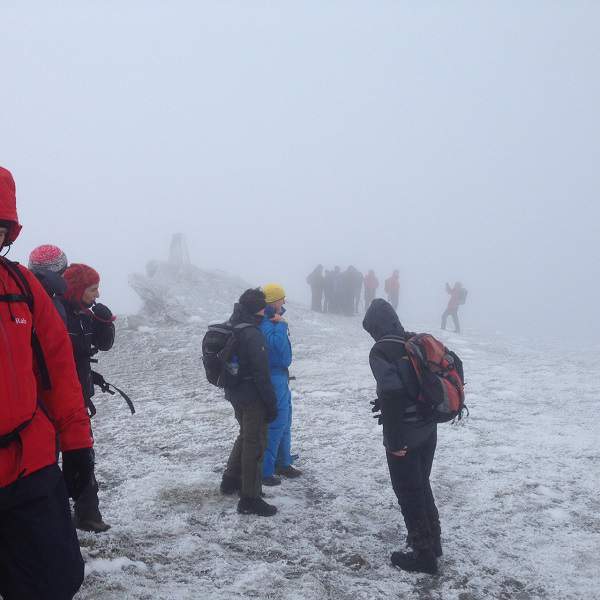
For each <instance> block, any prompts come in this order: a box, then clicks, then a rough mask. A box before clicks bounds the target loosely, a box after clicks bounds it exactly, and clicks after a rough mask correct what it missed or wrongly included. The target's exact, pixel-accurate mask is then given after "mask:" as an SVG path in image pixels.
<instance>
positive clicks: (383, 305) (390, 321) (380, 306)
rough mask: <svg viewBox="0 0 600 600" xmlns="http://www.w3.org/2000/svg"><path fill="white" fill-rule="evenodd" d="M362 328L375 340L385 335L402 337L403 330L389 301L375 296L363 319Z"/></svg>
mask: <svg viewBox="0 0 600 600" xmlns="http://www.w3.org/2000/svg"><path fill="white" fill-rule="evenodd" d="M363 329H364V330H365V331H366V332H367V333H368V334H369V335H370V336H371V337H372V338H373V339H374V340H375V341H376V342H377V341H378V340H380V339H381V338H382V337H384V336H386V335H399V336H402V337H404V335H405V333H406V332H405V331H404V327H402V323H400V319H399V318H398V315H397V314H396V311H395V310H394V308H393V307H392V305H391V304H390V303H389V302H386V301H385V300H383V299H382V298H376V299H375V300H373V302H371V306H369V308H368V310H367V314H366V315H365V318H364V319H363Z"/></svg>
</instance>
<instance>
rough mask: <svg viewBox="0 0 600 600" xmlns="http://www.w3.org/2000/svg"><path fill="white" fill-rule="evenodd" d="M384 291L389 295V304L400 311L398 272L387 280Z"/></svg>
mask: <svg viewBox="0 0 600 600" xmlns="http://www.w3.org/2000/svg"><path fill="white" fill-rule="evenodd" d="M384 291H385V293H386V294H387V299H388V302H389V303H390V304H391V305H392V306H393V307H394V310H398V302H399V300H400V273H399V272H398V271H397V270H396V271H394V272H393V273H392V276H391V277H388V278H387V279H386V280H385V287H384Z"/></svg>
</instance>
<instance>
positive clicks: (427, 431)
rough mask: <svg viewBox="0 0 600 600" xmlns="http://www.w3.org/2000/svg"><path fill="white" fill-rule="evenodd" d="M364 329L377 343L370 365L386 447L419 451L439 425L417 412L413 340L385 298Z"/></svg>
mask: <svg viewBox="0 0 600 600" xmlns="http://www.w3.org/2000/svg"><path fill="white" fill-rule="evenodd" d="M363 327H364V329H365V331H367V332H368V333H369V334H370V335H371V337H372V338H373V339H374V340H375V345H374V346H373V348H372V349H371V352H370V354H369V364H370V366H371V371H372V372H373V377H375V381H376V382H377V398H378V401H379V405H380V407H381V417H382V424H383V445H384V446H385V447H386V449H387V450H389V451H396V450H401V449H403V448H405V447H407V448H409V449H410V448H414V447H417V446H419V445H421V444H422V443H423V442H424V441H425V440H426V439H427V438H429V436H430V435H431V433H432V432H433V431H435V428H436V424H435V423H429V422H427V421H426V420H425V419H424V418H423V417H422V416H421V415H420V414H419V412H418V410H417V403H416V398H417V395H418V393H419V381H418V379H417V376H416V374H415V371H414V369H413V367H412V365H411V363H410V361H409V358H408V355H407V353H406V349H405V347H404V341H405V340H406V338H407V337H410V336H409V335H407V333H406V331H404V327H402V324H401V323H400V320H399V319H398V315H397V314H396V311H395V310H394V309H393V308H392V306H391V305H390V304H389V302H386V301H385V300H382V299H381V298H377V299H375V300H373V302H372V303H371V306H369V308H368V310H367V313H366V315H365V318H364V320H363Z"/></svg>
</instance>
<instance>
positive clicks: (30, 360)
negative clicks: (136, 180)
mask: <svg viewBox="0 0 600 600" xmlns="http://www.w3.org/2000/svg"><path fill="white" fill-rule="evenodd" d="M0 221H10V222H11V223H12V224H13V225H12V226H11V228H10V231H9V234H8V237H7V240H6V242H9V243H11V242H13V241H14V240H15V239H16V237H17V236H18V234H19V231H20V229H21V226H20V225H19V221H18V218H17V211H16V199H15V185H14V181H13V179H12V176H11V174H10V173H9V172H8V171H7V170H6V169H2V168H1V167H0ZM18 268H19V269H20V271H21V273H22V274H23V275H24V277H25V278H26V280H27V282H28V283H29V286H30V287H31V292H32V295H33V314H32V313H31V312H30V310H29V307H28V306H27V304H26V303H25V302H14V301H13V302H10V303H9V302H6V301H3V300H1V299H0V436H6V435H8V434H10V433H11V432H13V431H14V430H15V429H17V428H18V427H19V426H20V425H22V424H23V423H26V422H27V421H29V420H30V419H32V420H31V422H30V423H29V425H27V426H26V427H25V428H24V429H23V430H22V431H21V432H20V434H19V438H20V442H19V441H13V442H11V443H9V444H8V445H6V447H0V488H2V487H5V486H8V485H10V484H11V483H12V482H14V481H15V480H17V479H18V478H19V477H20V476H27V475H30V474H31V473H33V472H35V471H38V470H39V469H42V468H43V467H46V466H48V465H51V464H54V463H55V462H56V450H57V448H56V437H57V433H58V438H59V443H60V449H61V450H63V451H64V450H76V449H78V448H90V447H91V446H92V444H93V439H92V434H91V429H90V420H89V417H88V414H87V411H86V409H85V406H84V404H83V397H82V393H81V387H80V385H79V381H78V379H77V373H76V371H75V362H74V360H73V350H72V348H71V342H70V340H69V336H68V334H67V331H66V328H65V325H64V323H63V321H62V319H61V318H60V316H59V314H58V312H57V311H56V309H55V308H54V304H53V303H52V300H51V299H50V297H49V296H48V294H47V293H46V292H45V290H44V288H43V287H42V286H41V284H40V283H39V282H38V280H37V278H36V277H35V276H34V275H33V274H32V273H31V272H30V271H28V270H27V269H26V268H25V267H22V266H20V265H19V266H18ZM21 294H22V290H21V289H20V287H19V285H18V284H17V282H16V281H15V280H14V279H13V277H12V276H11V275H10V273H9V271H8V270H7V267H6V266H5V265H4V264H2V262H1V261H0V296H2V295H21ZM32 327H33V328H35V331H36V334H37V337H38V339H39V342H40V345H41V348H42V352H43V354H44V358H45V362H46V366H47V368H48V373H49V375H50V381H51V389H49V390H44V389H42V386H41V384H40V382H39V378H38V376H37V375H36V371H37V367H36V365H35V360H34V354H33V350H32V346H31V331H32ZM38 397H39V398H40V400H41V402H42V403H43V407H44V408H43V409H42V408H41V407H40V406H39V405H38ZM46 413H47V414H46ZM32 417H33V418H32Z"/></svg>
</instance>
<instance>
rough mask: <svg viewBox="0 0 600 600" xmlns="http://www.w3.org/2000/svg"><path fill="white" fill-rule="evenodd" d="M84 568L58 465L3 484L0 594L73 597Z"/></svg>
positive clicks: (29, 598)
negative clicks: (5, 484) (6, 484)
mask: <svg viewBox="0 0 600 600" xmlns="http://www.w3.org/2000/svg"><path fill="white" fill-rule="evenodd" d="M83 571H84V564H83V559H82V557H81V552H80V550H79V541H78V540H77V534H76V533H75V528H74V527H73V522H72V520H71V510H70V508H69V500H68V498H67V491H66V488H65V483H64V480H63V477H62V473H61V472H60V469H59V468H58V466H57V465H52V466H49V467H45V468H44V469H41V470H39V471H37V472H35V473H33V474H32V475H29V476H27V477H23V478H22V479H19V480H18V481H16V482H15V483H13V484H12V485H10V486H8V487H6V488H0V596H1V597H2V598H3V599H4V600H71V598H73V596H74V595H75V593H76V592H77V590H78V589H79V587H80V586H81V583H82V582H83Z"/></svg>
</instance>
